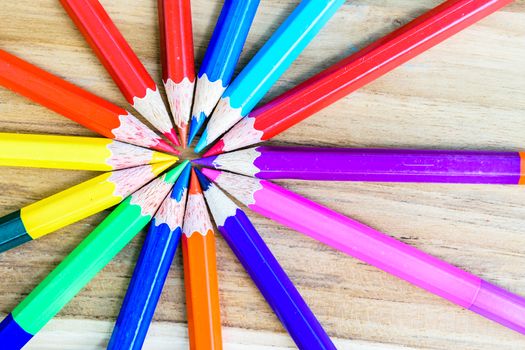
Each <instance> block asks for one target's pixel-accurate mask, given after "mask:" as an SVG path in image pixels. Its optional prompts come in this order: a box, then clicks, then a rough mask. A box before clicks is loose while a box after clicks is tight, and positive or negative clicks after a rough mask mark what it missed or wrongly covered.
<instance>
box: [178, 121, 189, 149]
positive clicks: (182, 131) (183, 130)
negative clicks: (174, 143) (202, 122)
mask: <svg viewBox="0 0 525 350" xmlns="http://www.w3.org/2000/svg"><path fill="white" fill-rule="evenodd" d="M179 135H180V143H181V146H182V148H186V144H187V139H188V125H185V126H184V127H182V128H179Z"/></svg>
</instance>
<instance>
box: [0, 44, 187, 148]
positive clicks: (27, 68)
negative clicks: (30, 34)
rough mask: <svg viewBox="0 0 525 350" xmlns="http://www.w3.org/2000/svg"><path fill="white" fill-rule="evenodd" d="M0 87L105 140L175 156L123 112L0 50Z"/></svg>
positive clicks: (136, 121) (166, 145) (142, 126)
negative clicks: (105, 138)
mask: <svg viewBox="0 0 525 350" xmlns="http://www.w3.org/2000/svg"><path fill="white" fill-rule="evenodd" d="M0 85H2V86H4V87H6V88H8V89H10V90H13V91H14V92H16V93H19V94H21V95H23V96H25V97H27V98H29V99H31V100H33V101H35V102H37V103H39V104H41V105H42V106H45V107H47V108H49V109H51V110H53V111H55V112H57V113H59V114H62V115H63V116H64V117H66V118H69V119H71V120H73V121H75V122H77V123H79V124H81V125H83V126H85V127H86V128H88V129H91V130H93V131H95V132H97V133H99V134H100V135H102V136H105V137H107V138H110V139H115V140H119V141H123V142H128V143H132V144H135V145H138V146H142V147H147V148H154V149H157V150H159V151H164V152H169V153H178V152H177V151H176V150H175V149H174V148H173V147H171V146H170V145H169V144H168V143H167V142H166V141H164V140H163V139H162V138H160V136H158V135H157V134H155V133H154V132H153V131H151V130H150V129H149V128H148V127H147V126H146V125H144V124H143V123H142V122H141V121H139V120H138V119H137V118H135V117H134V116H133V115H131V114H130V113H129V112H128V111H126V110H125V109H123V108H120V107H119V106H116V105H114V104H112V103H111V102H108V101H106V100H104V99H102V98H100V97H98V96H96V95H93V94H92V93H90V92H88V91H86V90H84V89H81V88H79V87H78V86H76V85H73V84H71V83H69V82H67V81H65V80H63V79H61V78H59V77H57V76H55V75H53V74H51V73H48V72H46V71H44V70H42V69H40V68H38V67H36V66H34V65H32V64H31V63H29V62H26V61H24V60H22V59H20V58H18V57H16V56H13V55H11V54H10V53H8V52H6V51H3V50H0Z"/></svg>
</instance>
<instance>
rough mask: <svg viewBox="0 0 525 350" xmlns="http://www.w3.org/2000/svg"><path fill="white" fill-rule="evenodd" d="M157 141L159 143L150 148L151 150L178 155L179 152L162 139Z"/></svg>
mask: <svg viewBox="0 0 525 350" xmlns="http://www.w3.org/2000/svg"><path fill="white" fill-rule="evenodd" d="M157 141H159V143H157V144H156V145H155V146H153V147H152V148H153V149H155V150H157V151H161V152H165V153H171V154H176V155H179V154H180V152H179V151H178V150H177V149H175V148H173V146H172V145H170V144H169V143H167V142H166V141H164V140H162V139H158V140H157Z"/></svg>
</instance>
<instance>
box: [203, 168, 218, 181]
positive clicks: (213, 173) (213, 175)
mask: <svg viewBox="0 0 525 350" xmlns="http://www.w3.org/2000/svg"><path fill="white" fill-rule="evenodd" d="M201 171H202V173H203V174H204V175H205V176H206V177H207V178H208V179H210V180H211V181H215V180H216V179H217V178H218V177H219V175H221V173H222V171H219V170H215V169H209V168H202V170H201Z"/></svg>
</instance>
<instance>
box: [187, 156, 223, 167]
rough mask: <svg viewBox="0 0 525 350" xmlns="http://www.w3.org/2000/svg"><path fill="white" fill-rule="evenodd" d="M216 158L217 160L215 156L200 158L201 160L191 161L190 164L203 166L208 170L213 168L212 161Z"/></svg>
mask: <svg viewBox="0 0 525 350" xmlns="http://www.w3.org/2000/svg"><path fill="white" fill-rule="evenodd" d="M216 158H217V156H211V157H202V158H198V159H193V160H192V161H191V163H192V164H194V165H199V166H205V167H208V168H215V165H214V164H213V161H214V160H215V159H216Z"/></svg>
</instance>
